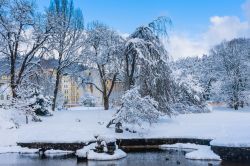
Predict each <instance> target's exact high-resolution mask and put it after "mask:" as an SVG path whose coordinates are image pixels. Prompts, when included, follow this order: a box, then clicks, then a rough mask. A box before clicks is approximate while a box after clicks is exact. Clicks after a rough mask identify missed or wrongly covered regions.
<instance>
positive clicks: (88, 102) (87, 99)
mask: <svg viewBox="0 0 250 166" xmlns="http://www.w3.org/2000/svg"><path fill="white" fill-rule="evenodd" d="M80 100H81V103H82V104H83V105H84V106H87V107H95V105H96V97H95V96H93V95H91V94H89V93H86V94H85V95H84V96H83V97H82V98H81V99H80Z"/></svg>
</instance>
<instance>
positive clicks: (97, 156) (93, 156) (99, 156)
mask: <svg viewBox="0 0 250 166" xmlns="http://www.w3.org/2000/svg"><path fill="white" fill-rule="evenodd" d="M126 156H127V154H126V153H125V152H123V151H122V150H121V149H116V150H115V152H114V154H113V155H110V154H107V153H96V152H94V151H93V150H90V151H89V152H88V155H87V158H88V160H102V161H105V160H118V159H121V158H124V157H126Z"/></svg>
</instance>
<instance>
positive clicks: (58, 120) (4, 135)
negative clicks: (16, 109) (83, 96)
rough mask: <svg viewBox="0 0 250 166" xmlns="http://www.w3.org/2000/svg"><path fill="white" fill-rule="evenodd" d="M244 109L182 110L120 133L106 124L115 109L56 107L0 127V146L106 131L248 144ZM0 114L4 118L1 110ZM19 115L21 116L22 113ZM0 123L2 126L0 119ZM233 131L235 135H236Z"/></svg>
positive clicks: (78, 138) (248, 114)
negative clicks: (13, 125)
mask: <svg viewBox="0 0 250 166" xmlns="http://www.w3.org/2000/svg"><path fill="white" fill-rule="evenodd" d="M248 110H250V109H249V107H248V108H246V109H245V110H243V111H241V110H239V111H230V110H229V109H228V108H225V107H220V108H218V107H217V108H216V107H214V108H213V110H212V111H211V113H197V114H183V115H178V116H173V117H172V118H169V117H167V116H164V117H161V118H160V119H159V122H158V123H156V124H152V125H151V126H150V127H149V128H144V129H140V130H138V132H137V133H131V132H128V131H126V130H124V133H115V132H114V126H112V127H111V128H106V125H107V123H108V122H109V120H110V119H112V118H113V114H114V113H115V110H108V111H106V110H103V108H101V107H94V108H93V107H91V108H85V107H76V108H72V109H68V110H62V111H56V112H54V116H51V117H43V118H42V122H30V123H29V124H28V125H26V124H21V126H20V128H18V129H8V128H1V129H0V147H1V146H8V145H16V142H44V143H46V142H50V143H77V142H79V143H80V142H85V143H86V142H90V141H94V140H95V138H94V136H95V135H104V136H105V135H106V136H109V137H114V138H116V139H119V138H200V139H202V138H205V139H216V140H218V141H219V140H220V139H224V140H223V142H227V143H228V144H233V143H235V145H248V143H249V142H248V141H247V140H250V132H248V131H249V129H250V121H249V119H250V111H248ZM0 117H1V118H3V119H5V117H4V116H3V115H2V114H1V111H0ZM21 118H24V120H25V117H21ZM7 122H8V121H7ZM4 123H6V122H4ZM0 126H3V122H2V121H0ZM235 135H237V137H238V138H239V139H236V138H235ZM233 138H235V139H233ZM241 138H242V139H241ZM216 140H215V141H216ZM227 140H228V141H227ZM230 140H231V141H230ZM241 141H242V142H241ZM212 143H216V142H212ZM217 143H218V142H217Z"/></svg>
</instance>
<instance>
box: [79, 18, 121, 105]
mask: <svg viewBox="0 0 250 166" xmlns="http://www.w3.org/2000/svg"><path fill="white" fill-rule="evenodd" d="M86 45H87V46H88V47H87V49H86V50H85V52H84V57H83V59H85V63H86V64H87V65H88V66H89V69H90V70H92V69H96V70H97V71H98V74H99V80H100V85H101V86H98V85H97V84H96V83H94V82H92V81H91V79H85V80H84V81H83V83H85V84H92V85H94V87H95V88H96V89H97V90H98V91H100V92H101V94H102V98H103V104H104V109H105V110H108V109H109V98H110V95H111V93H112V91H113V88H114V85H115V82H116V80H117V77H118V75H119V74H120V71H121V66H122V60H123V57H122V53H123V47H124V40H123V38H122V37H121V36H119V35H118V34H117V33H116V32H115V31H113V30H112V29H111V28H109V27H108V26H106V25H104V24H102V23H100V22H92V23H90V24H89V27H88V32H87V39H86Z"/></svg>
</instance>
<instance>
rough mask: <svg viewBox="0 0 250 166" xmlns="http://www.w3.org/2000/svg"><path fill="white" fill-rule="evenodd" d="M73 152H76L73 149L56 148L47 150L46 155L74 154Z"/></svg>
mask: <svg viewBox="0 0 250 166" xmlns="http://www.w3.org/2000/svg"><path fill="white" fill-rule="evenodd" d="M73 153H74V152H73V151H65V150H54V149H50V150H46V151H45V152H44V154H45V156H49V157H53V156H65V155H69V154H73Z"/></svg>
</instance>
